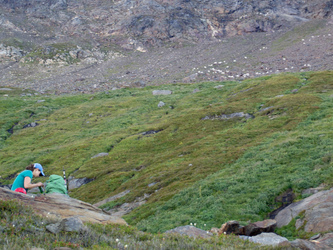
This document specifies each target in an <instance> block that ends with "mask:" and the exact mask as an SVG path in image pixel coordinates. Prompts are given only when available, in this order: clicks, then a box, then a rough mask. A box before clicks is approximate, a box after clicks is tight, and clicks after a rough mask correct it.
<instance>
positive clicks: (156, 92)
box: [153, 90, 172, 95]
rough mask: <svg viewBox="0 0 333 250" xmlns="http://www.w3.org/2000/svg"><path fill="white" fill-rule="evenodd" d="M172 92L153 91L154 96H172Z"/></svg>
mask: <svg viewBox="0 0 333 250" xmlns="http://www.w3.org/2000/svg"><path fill="white" fill-rule="evenodd" d="M171 94H172V91H171V90H153V95H171Z"/></svg>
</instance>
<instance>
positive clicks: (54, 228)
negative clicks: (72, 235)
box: [46, 217, 85, 234]
mask: <svg viewBox="0 0 333 250" xmlns="http://www.w3.org/2000/svg"><path fill="white" fill-rule="evenodd" d="M46 229H47V230H48V231H49V232H51V233H54V234H57V233H59V232H61V231H65V232H78V233H79V232H81V231H82V230H84V229H85V226H84V224H83V222H82V221H81V220H80V219H79V218H77V217H69V218H66V219H63V220H62V221H61V222H58V223H55V224H50V225H47V226H46Z"/></svg>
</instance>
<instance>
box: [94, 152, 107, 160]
mask: <svg viewBox="0 0 333 250" xmlns="http://www.w3.org/2000/svg"><path fill="white" fill-rule="evenodd" d="M108 155H109V153H99V154H97V155H94V156H93V157H91V159H93V158H96V157H103V156H108Z"/></svg>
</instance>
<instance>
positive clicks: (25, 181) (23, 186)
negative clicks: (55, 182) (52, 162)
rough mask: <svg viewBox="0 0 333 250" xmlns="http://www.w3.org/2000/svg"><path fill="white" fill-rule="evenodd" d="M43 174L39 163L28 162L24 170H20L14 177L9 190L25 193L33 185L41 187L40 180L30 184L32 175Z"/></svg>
mask: <svg viewBox="0 0 333 250" xmlns="http://www.w3.org/2000/svg"><path fill="white" fill-rule="evenodd" d="M38 176H45V174H44V172H43V167H42V165H40V164H39V163H34V164H30V165H29V166H27V167H26V170H24V171H22V172H21V173H20V174H19V175H18V176H17V177H16V179H15V181H14V183H13V185H12V188H11V190H12V191H15V192H19V193H23V194H26V193H27V191H28V189H31V188H34V187H43V186H44V184H43V183H42V182H38V183H36V184H32V183H31V180H32V177H38Z"/></svg>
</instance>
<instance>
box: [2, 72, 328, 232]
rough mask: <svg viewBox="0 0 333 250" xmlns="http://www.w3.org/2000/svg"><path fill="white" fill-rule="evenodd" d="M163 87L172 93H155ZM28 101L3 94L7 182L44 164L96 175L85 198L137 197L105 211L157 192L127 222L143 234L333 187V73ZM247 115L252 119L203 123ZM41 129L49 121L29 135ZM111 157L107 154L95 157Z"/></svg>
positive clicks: (49, 169) (258, 211)
mask: <svg viewBox="0 0 333 250" xmlns="http://www.w3.org/2000/svg"><path fill="white" fill-rule="evenodd" d="M220 84H223V85H224V87H222V88H220V89H217V88H214V87H215V86H217V85H220ZM155 89H168V90H172V91H173V94H172V95H168V96H153V95H152V91H153V90H155ZM194 89H199V90H200V91H199V92H197V93H193V90H194ZM295 89H297V91H295ZM23 92H24V93H26V92H27V91H23ZM21 93H22V90H19V89H17V90H12V91H1V92H0V95H1V96H0V126H1V131H0V136H1V141H0V149H1V151H0V176H1V179H0V182H1V183H2V184H8V183H11V182H12V181H13V180H14V177H15V174H16V173H18V172H20V171H21V170H22V169H24V167H25V166H26V165H28V164H29V163H31V162H39V163H41V164H42V165H43V166H45V172H46V174H48V175H49V174H61V172H62V168H63V167H65V169H66V171H67V173H68V174H71V175H73V176H75V177H76V178H82V177H88V178H93V179H94V181H92V182H90V183H89V184H87V185H85V186H83V187H81V188H78V189H76V190H73V191H72V192H71V194H70V195H71V196H73V197H76V198H79V199H81V200H84V201H87V202H91V203H95V202H98V201H100V200H102V199H105V198H107V197H110V196H112V195H115V194H118V193H120V192H123V191H125V190H130V193H128V194H127V195H126V196H124V197H122V198H119V199H118V200H116V201H114V202H110V203H108V204H106V205H104V207H105V208H112V207H117V206H119V205H121V204H123V203H125V202H133V201H134V200H135V199H136V198H137V197H143V196H144V195H145V194H146V195H147V194H148V195H150V197H149V198H148V200H147V203H146V204H144V205H143V206H141V207H139V208H137V209H136V210H133V211H132V212H131V213H130V214H129V215H127V216H125V219H126V221H127V222H129V223H130V224H132V225H137V226H138V227H139V229H141V230H145V231H150V232H163V231H165V230H167V229H170V228H173V227H176V226H179V225H185V224H189V223H190V222H193V223H194V222H195V223H197V225H198V226H199V227H201V228H203V229H205V228H206V229H207V228H210V227H212V226H218V227H219V226H220V225H221V224H222V223H223V222H225V221H226V220H230V219H237V220H240V221H248V220H257V219H262V218H265V216H266V215H267V213H268V212H270V211H272V210H273V209H274V208H276V207H277V206H278V205H279V204H276V203H275V202H274V198H275V197H276V196H278V195H279V194H281V193H282V192H284V191H285V190H287V189H289V188H291V189H293V190H294V192H296V193H297V194H300V192H301V190H303V189H305V188H309V187H314V186H317V185H319V184H321V183H326V184H327V185H328V186H333V170H332V157H333V156H332V155H333V135H332V133H333V132H332V129H331V124H332V120H333V118H332V113H333V109H332V107H333V97H332V95H333V72H331V71H326V72H316V73H313V72H312V73H311V72H310V73H299V74H281V75H273V76H267V77H263V78H256V79H251V80H246V81H242V82H223V83H216V82H215V83H214V82H203V83H198V84H172V85H163V86H160V87H146V88H143V89H119V90H116V91H112V92H109V93H99V94H94V95H76V96H35V95H32V96H28V95H25V96H21ZM5 94H6V95H8V97H7V96H4V95H5ZM160 101H163V102H164V103H166V105H165V106H163V107H161V108H159V107H158V106H157V105H158V103H159V102H160ZM237 112H243V113H244V114H251V115H252V116H253V117H252V118H249V119H246V118H245V117H238V118H237V117H236V118H232V119H227V120H220V119H207V120H202V118H204V117H206V116H208V117H211V118H212V117H215V118H217V117H218V116H221V115H230V114H234V113H237ZM31 122H37V123H38V124H39V125H38V126H36V127H33V128H31V127H30V128H25V129H23V126H24V125H26V124H29V123H31ZM15 124H16V125H15ZM14 125H15V126H14ZM13 126H14V127H13ZM12 127H13V134H10V133H9V132H8V131H7V130H10V129H11V128H12ZM148 131H155V132H156V133H146V134H143V133H144V132H148ZM101 152H108V153H109V155H108V156H105V157H97V158H92V157H93V156H94V155H96V154H98V153H101ZM205 225H206V226H205Z"/></svg>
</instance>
